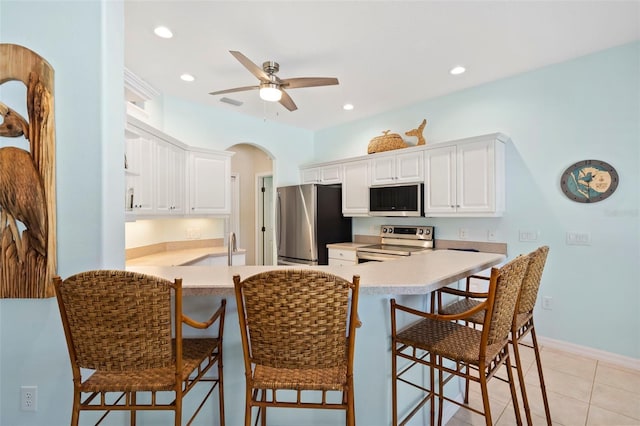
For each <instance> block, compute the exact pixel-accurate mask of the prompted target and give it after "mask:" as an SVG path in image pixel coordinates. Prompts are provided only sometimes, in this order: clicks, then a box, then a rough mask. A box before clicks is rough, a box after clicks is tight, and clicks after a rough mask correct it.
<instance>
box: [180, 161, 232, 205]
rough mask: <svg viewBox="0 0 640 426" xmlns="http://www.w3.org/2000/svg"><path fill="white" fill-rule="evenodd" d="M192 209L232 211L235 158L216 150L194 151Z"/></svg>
mask: <svg viewBox="0 0 640 426" xmlns="http://www.w3.org/2000/svg"><path fill="white" fill-rule="evenodd" d="M189 212H190V213H192V214H229V213H230V212H231V158H230V157H229V156H223V155H218V154H213V153H203V152H191V153H190V161H189Z"/></svg>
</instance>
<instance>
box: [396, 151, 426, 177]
mask: <svg viewBox="0 0 640 426" xmlns="http://www.w3.org/2000/svg"><path fill="white" fill-rule="evenodd" d="M422 158H423V154H422V151H419V152H411V153H407V154H397V155H396V182H398V183H405V182H406V183H410V182H423V181H424V165H423V162H422Z"/></svg>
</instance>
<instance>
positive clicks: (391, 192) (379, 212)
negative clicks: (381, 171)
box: [369, 183, 424, 217]
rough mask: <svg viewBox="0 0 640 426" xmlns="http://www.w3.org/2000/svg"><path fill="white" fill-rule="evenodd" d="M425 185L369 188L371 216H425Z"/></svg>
mask: <svg viewBox="0 0 640 426" xmlns="http://www.w3.org/2000/svg"><path fill="white" fill-rule="evenodd" d="M423 194H424V184H422V183H414V184H405V185H384V186H371V187H369V215H370V216H401V217H409V216H410V217H414V216H424V197H423Z"/></svg>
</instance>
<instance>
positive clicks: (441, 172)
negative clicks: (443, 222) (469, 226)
mask: <svg viewBox="0 0 640 426" xmlns="http://www.w3.org/2000/svg"><path fill="white" fill-rule="evenodd" d="M424 168H425V176H424V177H425V181H426V184H425V186H424V192H425V194H424V200H425V201H424V210H425V214H426V215H427V216H430V215H434V214H441V213H454V212H455V211H456V147H455V146H445V147H441V148H432V149H429V150H427V151H425V153H424Z"/></svg>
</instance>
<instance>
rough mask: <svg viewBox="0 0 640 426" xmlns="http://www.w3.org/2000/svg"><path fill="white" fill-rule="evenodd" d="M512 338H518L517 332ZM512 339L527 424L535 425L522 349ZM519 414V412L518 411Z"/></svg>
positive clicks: (512, 334)
mask: <svg viewBox="0 0 640 426" xmlns="http://www.w3.org/2000/svg"><path fill="white" fill-rule="evenodd" d="M511 336H512V337H511V338H512V339H514V340H515V339H516V337H515V336H516V333H515V332H513V331H512V332H511ZM514 340H512V341H511V347H512V348H513V357H514V362H515V367H516V371H517V373H518V381H519V382H520V392H521V394H522V404H523V405H524V414H525V416H526V418H527V424H528V425H529V426H533V420H532V419H531V409H530V408H529V400H528V398H527V391H526V386H525V384H524V372H523V371H522V361H521V359H520V349H519V348H518V341H517V340H515V341H514ZM518 414H519V412H518Z"/></svg>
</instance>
